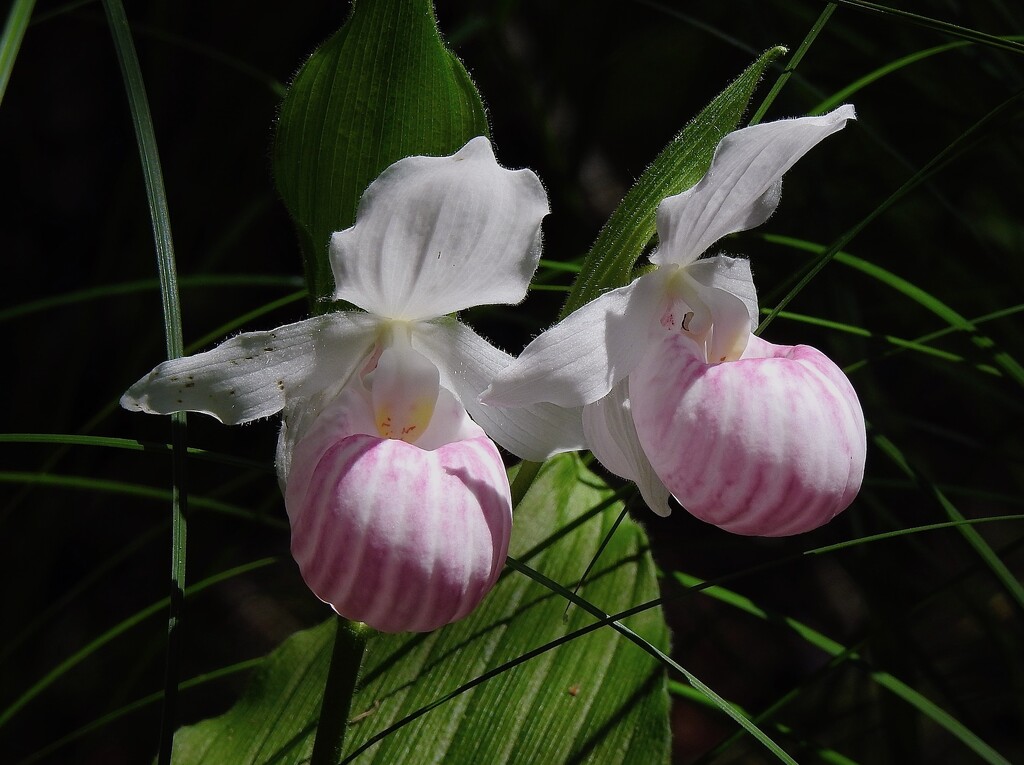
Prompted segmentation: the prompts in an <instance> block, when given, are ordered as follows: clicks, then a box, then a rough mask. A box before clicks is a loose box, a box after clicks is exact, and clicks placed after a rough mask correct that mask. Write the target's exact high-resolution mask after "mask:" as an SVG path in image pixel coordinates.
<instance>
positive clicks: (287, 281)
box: [0, 274, 303, 321]
mask: <svg viewBox="0 0 1024 765" xmlns="http://www.w3.org/2000/svg"><path fill="white" fill-rule="evenodd" d="M178 286H179V287H180V288H181V289H187V288H193V287H301V286H303V280H302V277H301V276H263V275H260V274H252V275H248V274H203V275H194V276H183V277H182V278H181V279H180V280H179V281H178ZM159 287H160V282H159V280H157V279H137V280H135V281H131V282H122V283H120V284H104V285H100V286H98V287H90V288H89V289H84V290H76V291H74V292H67V293H65V294H63V295H52V296H50V297H45V298H40V299H39V300H33V301H31V302H29V303H22V304H21V305H16V306H12V307H11V308H6V309H4V310H2V311H0V321H8V320H9V319H16V318H18V317H19V316H26V315H29V314H33V313H39V312H40V311H49V310H51V309H53V308H63V307H65V306H69V305H75V304H77V303H86V302H89V301H92V300H103V299H105V298H108V297H116V296H118V295H134V294H137V293H139V292H147V291H149V290H154V289H158V288H159Z"/></svg>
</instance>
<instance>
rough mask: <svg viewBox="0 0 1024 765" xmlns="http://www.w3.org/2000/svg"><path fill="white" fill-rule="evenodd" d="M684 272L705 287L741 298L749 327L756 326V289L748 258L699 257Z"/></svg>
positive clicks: (757, 316) (725, 256)
mask: <svg viewBox="0 0 1024 765" xmlns="http://www.w3.org/2000/svg"><path fill="white" fill-rule="evenodd" d="M686 273H687V274H688V275H689V276H691V277H692V278H693V279H694V280H695V281H697V282H700V283H701V284H703V285H704V286H705V287H712V288H714V289H719V290H724V291H725V292H728V293H729V294H730V295H735V296H736V297H738V298H739V299H740V300H742V301H743V305H744V306H746V309H747V316H748V317H749V318H750V329H751V330H753V329H756V328H757V324H758V320H759V312H758V308H757V289H756V288H755V287H754V277H753V276H752V275H751V273H750V261H749V260H747V259H746V258H730V257H729V256H728V255H716V256H715V257H713V258H701V259H700V260H698V261H697V262H696V263H691V264H690V265H689V266H687V267H686Z"/></svg>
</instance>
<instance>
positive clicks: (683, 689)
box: [668, 680, 857, 765]
mask: <svg viewBox="0 0 1024 765" xmlns="http://www.w3.org/2000/svg"><path fill="white" fill-rule="evenodd" d="M797 690H799V688H798V689H797ZM668 691H669V693H671V694H672V695H673V696H676V697H677V698H680V699H684V700H686V701H690V702H693V703H695V704H699V705H700V706H702V707H704V708H705V709H711V710H714V711H716V712H718V711H721V710H719V709H718V707H716V706H715V705H714V704H712V703H711V702H709V701H708V699H706V698H705V697H704V696H703V695H701V693H700V692H699V691H697V690H695V689H693V688H691V687H690V686H688V685H686V683H680V682H679V681H677V680H669V681H668ZM795 697H796V694H795V693H793V692H792V691H791V692H790V693H787V694H786V696H785V697H783V699H780V700H779V701H778V702H776V703H775V704H772V706H771V708H770V712H771V713H774V712H776V711H777V710H778V709H779V708H781V706H783V703H784V702H788V701H791V700H792V699H793V698H795ZM780 702H782V703H780ZM729 703H730V704H732V706H733V707H734V708H735V709H736V711H737V712H739V713H740V714H742V715H744V716H746V717H748V718H750V719H751V720H753V721H754V722H760V719H761V718H764V717H767V715H766V714H765V713H764V712H762V713H761V714H759V715H752V714H751V713H750V712H748V711H747V710H745V709H744V708H743V707H741V706H740V705H739V704H737V703H735V702H732V701H730V702H729ZM772 727H773V728H775V730H777V731H778V732H779V733H781V734H782V735H784V736H790V737H792V738H796V739H800V743H801V744H802V745H804V746H806V747H807V748H809V749H811V750H812V751H813V752H814V755H815V757H817V758H818V759H819V760H820V761H821V762H825V763H829V765H857V762H856V760H851V759H850V758H849V757H847V756H845V755H843V754H840V753H839V752H837V751H835V750H834V749H828V748H826V747H823V746H820V745H818V744H815V743H813V742H810V741H806V740H803V739H802V737H801V736H800V735H799V733H798V732H797V731H795V730H794V729H793V728H790V727H789V726H788V725H784V724H783V723H778V722H777V723H772ZM742 735H743V732H742V731H737V732H736V734H735V735H733V736H730V737H729V738H728V739H726V740H725V741H723V742H722V743H721V744H719V745H718V746H717V747H715V749H714V750H713V751H711V752H709V753H708V754H707V755H706V756H705V757H704V758H702V759H701V761H702V762H703V761H704V760H705V759H706V760H707V761H714V760H715V758H716V756H717V753H720V752H725V750H726V749H728V748H729V746H731V745H732V744H733V743H734V742H735V741H737V740H739V738H740V737H741V736H742Z"/></svg>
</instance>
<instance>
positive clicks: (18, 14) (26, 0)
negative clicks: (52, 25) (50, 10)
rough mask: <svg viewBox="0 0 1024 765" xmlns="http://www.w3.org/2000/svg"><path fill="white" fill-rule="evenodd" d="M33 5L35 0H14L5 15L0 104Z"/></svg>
mask: <svg viewBox="0 0 1024 765" xmlns="http://www.w3.org/2000/svg"><path fill="white" fill-rule="evenodd" d="M35 4H36V0H14V2H13V3H12V4H11V10H10V11H8V13H7V22H6V23H5V24H4V31H3V34H2V35H0V103H3V100H4V93H6V92H7V83H8V82H10V80H11V71H13V69H14V62H15V60H17V58H18V51H19V50H21V41H22V40H24V39H25V30H26V29H28V23H29V20H30V19H31V18H32V9H33V8H34V7H35Z"/></svg>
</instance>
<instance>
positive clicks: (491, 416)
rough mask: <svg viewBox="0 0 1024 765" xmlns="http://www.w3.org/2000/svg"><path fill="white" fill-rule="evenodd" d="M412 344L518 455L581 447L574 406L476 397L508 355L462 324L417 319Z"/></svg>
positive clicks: (507, 360) (482, 422)
mask: <svg viewBox="0 0 1024 765" xmlns="http://www.w3.org/2000/svg"><path fill="white" fill-rule="evenodd" d="M413 347H415V348H417V349H418V350H419V351H420V352H421V353H423V355H425V356H427V357H428V358H430V359H431V361H433V362H434V363H435V364H437V367H438V369H439V370H440V372H441V385H442V386H443V387H445V388H447V389H449V390H451V391H453V392H454V393H455V395H456V396H457V397H458V398H459V400H460V401H461V402H462V405H463V406H464V407H465V408H466V409H467V411H468V412H469V415H470V417H472V418H473V420H474V421H475V422H476V423H477V424H479V425H480V426H481V427H482V428H483V429H484V431H485V432H486V433H487V435H488V436H490V437H491V438H492V439H494V440H495V441H497V442H498V443H499V444H500V445H501V446H503V447H504V448H505V449H507V450H508V451H510V452H512V453H513V454H515V455H517V456H518V457H521V458H523V459H528V460H535V461H541V460H544V459H547V458H548V457H550V456H551V455H552V454H557V453H558V452H565V451H574V450H577V449H582V448H584V447H583V444H584V439H583V424H582V422H581V420H580V410H579V409H578V408H571V409H566V408H563V407H560V406H555V405H554V404H547V403H535V404H533V405H531V406H524V407H521V408H516V409H500V408H496V407H491V406H485V405H483V404H481V403H480V394H481V392H482V391H483V389H484V388H486V387H487V384H488V383H489V382H490V381H491V380H492V379H493V378H494V376H495V375H496V374H498V373H499V372H500V371H501V370H502V369H504V368H505V367H507V366H508V365H509V364H511V363H512V362H513V358H512V357H511V356H509V355H508V354H507V353H505V352H503V351H500V350H498V349H497V348H495V347H494V346H493V345H491V344H490V343H488V342H487V341H486V340H484V339H483V338H482V337H480V336H479V335H478V334H476V333H475V332H474V331H473V330H471V329H470V328H469V327H467V326H466V325H465V324H461V323H459V322H457V321H454V320H441V321H437V322H430V323H422V324H418V325H416V326H415V328H414V330H413Z"/></svg>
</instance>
